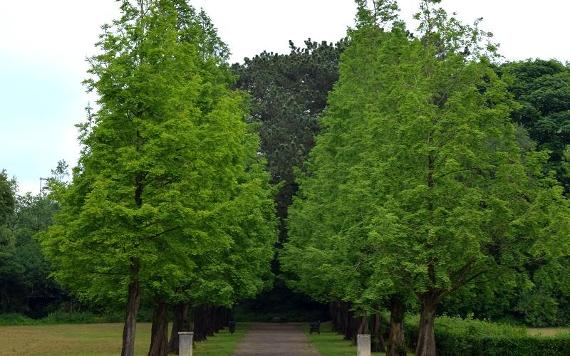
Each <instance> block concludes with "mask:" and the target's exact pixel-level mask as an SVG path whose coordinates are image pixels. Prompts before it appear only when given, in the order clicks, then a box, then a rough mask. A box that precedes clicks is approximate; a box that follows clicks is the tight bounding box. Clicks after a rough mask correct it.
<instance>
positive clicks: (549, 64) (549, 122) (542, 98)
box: [500, 59, 570, 192]
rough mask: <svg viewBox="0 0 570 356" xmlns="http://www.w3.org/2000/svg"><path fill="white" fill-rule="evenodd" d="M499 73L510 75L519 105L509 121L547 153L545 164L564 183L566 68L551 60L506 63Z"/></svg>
mask: <svg viewBox="0 0 570 356" xmlns="http://www.w3.org/2000/svg"><path fill="white" fill-rule="evenodd" d="M500 72H502V73H504V74H506V75H509V76H511V77H512V78H511V81H512V82H511V84H510V87H509V90H510V91H511V92H512V93H513V94H514V95H515V98H516V99H517V101H518V102H519V103H520V104H521V105H520V107H519V108H518V109H517V110H515V111H514V112H513V115H512V117H513V120H514V121H515V122H517V123H519V124H521V125H523V126H524V127H525V128H526V129H527V130H528V132H529V134H530V137H531V138H532V139H533V140H535V141H536V142H537V143H538V144H539V148H540V149H544V150H548V151H550V152H551V154H550V159H549V163H550V164H549V166H548V167H547V169H552V170H554V171H555V172H556V175H557V177H558V179H559V180H560V181H561V182H562V183H563V184H564V186H565V188H566V192H568V191H569V189H570V182H569V181H568V178H567V177H566V176H565V172H564V168H563V161H564V150H565V149H566V147H567V146H568V145H570V68H569V67H568V66H565V65H563V64H562V63H560V62H558V61H555V60H549V61H546V60H540V59H537V60H532V61H531V60H528V61H523V62H511V63H506V64H504V65H503V66H501V68H500Z"/></svg>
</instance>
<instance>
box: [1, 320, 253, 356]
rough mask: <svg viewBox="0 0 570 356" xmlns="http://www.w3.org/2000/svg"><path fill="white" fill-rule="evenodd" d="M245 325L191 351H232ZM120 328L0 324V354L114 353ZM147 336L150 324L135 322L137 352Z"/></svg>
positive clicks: (144, 349)
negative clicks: (231, 333) (232, 333)
mask: <svg viewBox="0 0 570 356" xmlns="http://www.w3.org/2000/svg"><path fill="white" fill-rule="evenodd" d="M246 328H247V327H246V326H244V325H243V324H242V325H239V324H238V329H237V331H236V333H235V334H234V335H230V334H229V333H228V332H227V331H225V330H224V331H222V332H220V333H219V334H217V335H216V336H214V337H210V338H208V341H206V342H202V343H197V346H196V350H195V353H194V355H197V356H203V355H208V356H210V355H211V356H218V355H219V356H225V355H231V352H232V350H233V348H234V347H235V346H236V345H237V343H238V342H239V341H240V340H241V338H243V336H244V335H245V331H246ZM122 331H123V325H122V324H65V325H34V326H0V345H1V348H0V355H45V356H56V355H77V356H79V355H81V356H83V355H85V356H87V355H89V356H91V355H93V356H94V355H97V356H103V355H104V356H107V355H109V356H111V355H113V356H114V355H118V354H120V352H121V334H122ZM149 340H150V324H148V323H139V324H137V337H136V345H135V346H136V354H137V355H146V354H147V352H148V346H149V342H150V341H149Z"/></svg>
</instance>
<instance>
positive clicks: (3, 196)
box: [0, 170, 16, 263]
mask: <svg viewBox="0 0 570 356" xmlns="http://www.w3.org/2000/svg"><path fill="white" fill-rule="evenodd" d="M15 207H16V182H14V181H13V180H11V179H9V178H8V173H7V172H6V170H2V171H0V263H3V259H4V258H6V256H7V255H9V253H10V251H11V249H12V248H13V236H12V231H10V229H9V228H8V223H9V221H10V219H11V218H12V215H13V214H14V209H15Z"/></svg>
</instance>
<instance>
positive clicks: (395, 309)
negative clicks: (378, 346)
mask: <svg viewBox="0 0 570 356" xmlns="http://www.w3.org/2000/svg"><path fill="white" fill-rule="evenodd" d="M404 313H405V306H404V303H402V300H401V299H400V298H399V297H398V296H395V297H393V298H392V301H391V305H390V336H389V337H388V350H387V353H386V356H405V355H406V354H407V352H406V338H405V337H404Z"/></svg>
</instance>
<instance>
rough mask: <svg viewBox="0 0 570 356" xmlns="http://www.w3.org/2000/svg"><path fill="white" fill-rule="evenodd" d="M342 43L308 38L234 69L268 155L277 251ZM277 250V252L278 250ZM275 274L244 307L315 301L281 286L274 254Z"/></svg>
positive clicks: (301, 306)
mask: <svg viewBox="0 0 570 356" xmlns="http://www.w3.org/2000/svg"><path fill="white" fill-rule="evenodd" d="M344 47H345V41H344V40H341V41H339V42H338V43H336V44H331V43H326V42H315V41H312V40H310V39H309V40H307V41H305V43H304V46H300V47H299V46H296V45H295V44H294V43H292V42H290V52H289V53H286V54H276V53H268V52H263V53H261V54H259V55H256V56H255V57H253V58H246V59H245V62H244V63H243V64H235V65H234V66H233V70H234V73H236V75H237V76H238V80H237V82H236V87H237V88H239V89H242V90H244V91H247V92H248V93H249V95H250V97H251V99H250V106H251V113H250V116H249V118H248V120H249V121H250V122H252V123H254V124H255V125H257V126H258V128H259V134H260V138H261V152H262V153H263V154H264V155H266V156H267V167H268V170H269V171H270V173H271V181H272V183H273V184H274V185H275V186H277V187H278V189H276V190H275V196H274V199H275V204H276V206H277V216H278V221H279V241H278V243H277V245H276V247H277V248H278V249H279V248H281V247H282V244H283V243H284V242H285V241H287V235H288V232H287V224H286V220H287V216H288V208H289V206H290V205H291V202H292V197H293V195H294V194H295V193H296V192H297V189H298V183H297V174H296V173H295V170H296V169H301V170H302V169H303V167H304V162H305V160H306V158H307V155H308V153H309V151H310V150H311V149H312V147H313V145H314V136H315V135H316V134H317V132H318V130H319V126H318V124H317V120H318V119H317V118H318V116H319V115H320V114H321V112H322V111H323V109H324V108H325V106H326V100H327V95H328V92H329V91H330V90H331V89H332V87H333V85H334V83H335V82H336V81H337V79H338V59H339V56H340V53H341V52H342V50H343V48H344ZM278 251H279V250H278ZM272 269H273V272H274V273H275V274H276V275H277V278H276V280H275V283H274V285H273V288H272V289H271V290H267V291H265V292H264V293H263V295H261V296H260V297H259V298H257V299H256V300H255V301H251V302H249V303H247V304H246V307H250V308H252V309H255V310H260V309H261V310H265V309H269V308H270V310H271V312H275V311H278V310H289V309H291V308H295V309H296V310H303V309H306V310H305V311H306V312H309V309H310V311H313V308H314V307H315V303H313V302H311V301H310V300H309V299H308V298H307V297H306V296H304V295H299V294H296V293H292V292H291V290H290V289H288V288H287V286H286V285H285V283H284V282H283V277H281V276H280V274H281V273H282V272H283V271H281V269H280V266H279V260H278V259H277V256H275V259H274V261H273V263H272Z"/></svg>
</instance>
